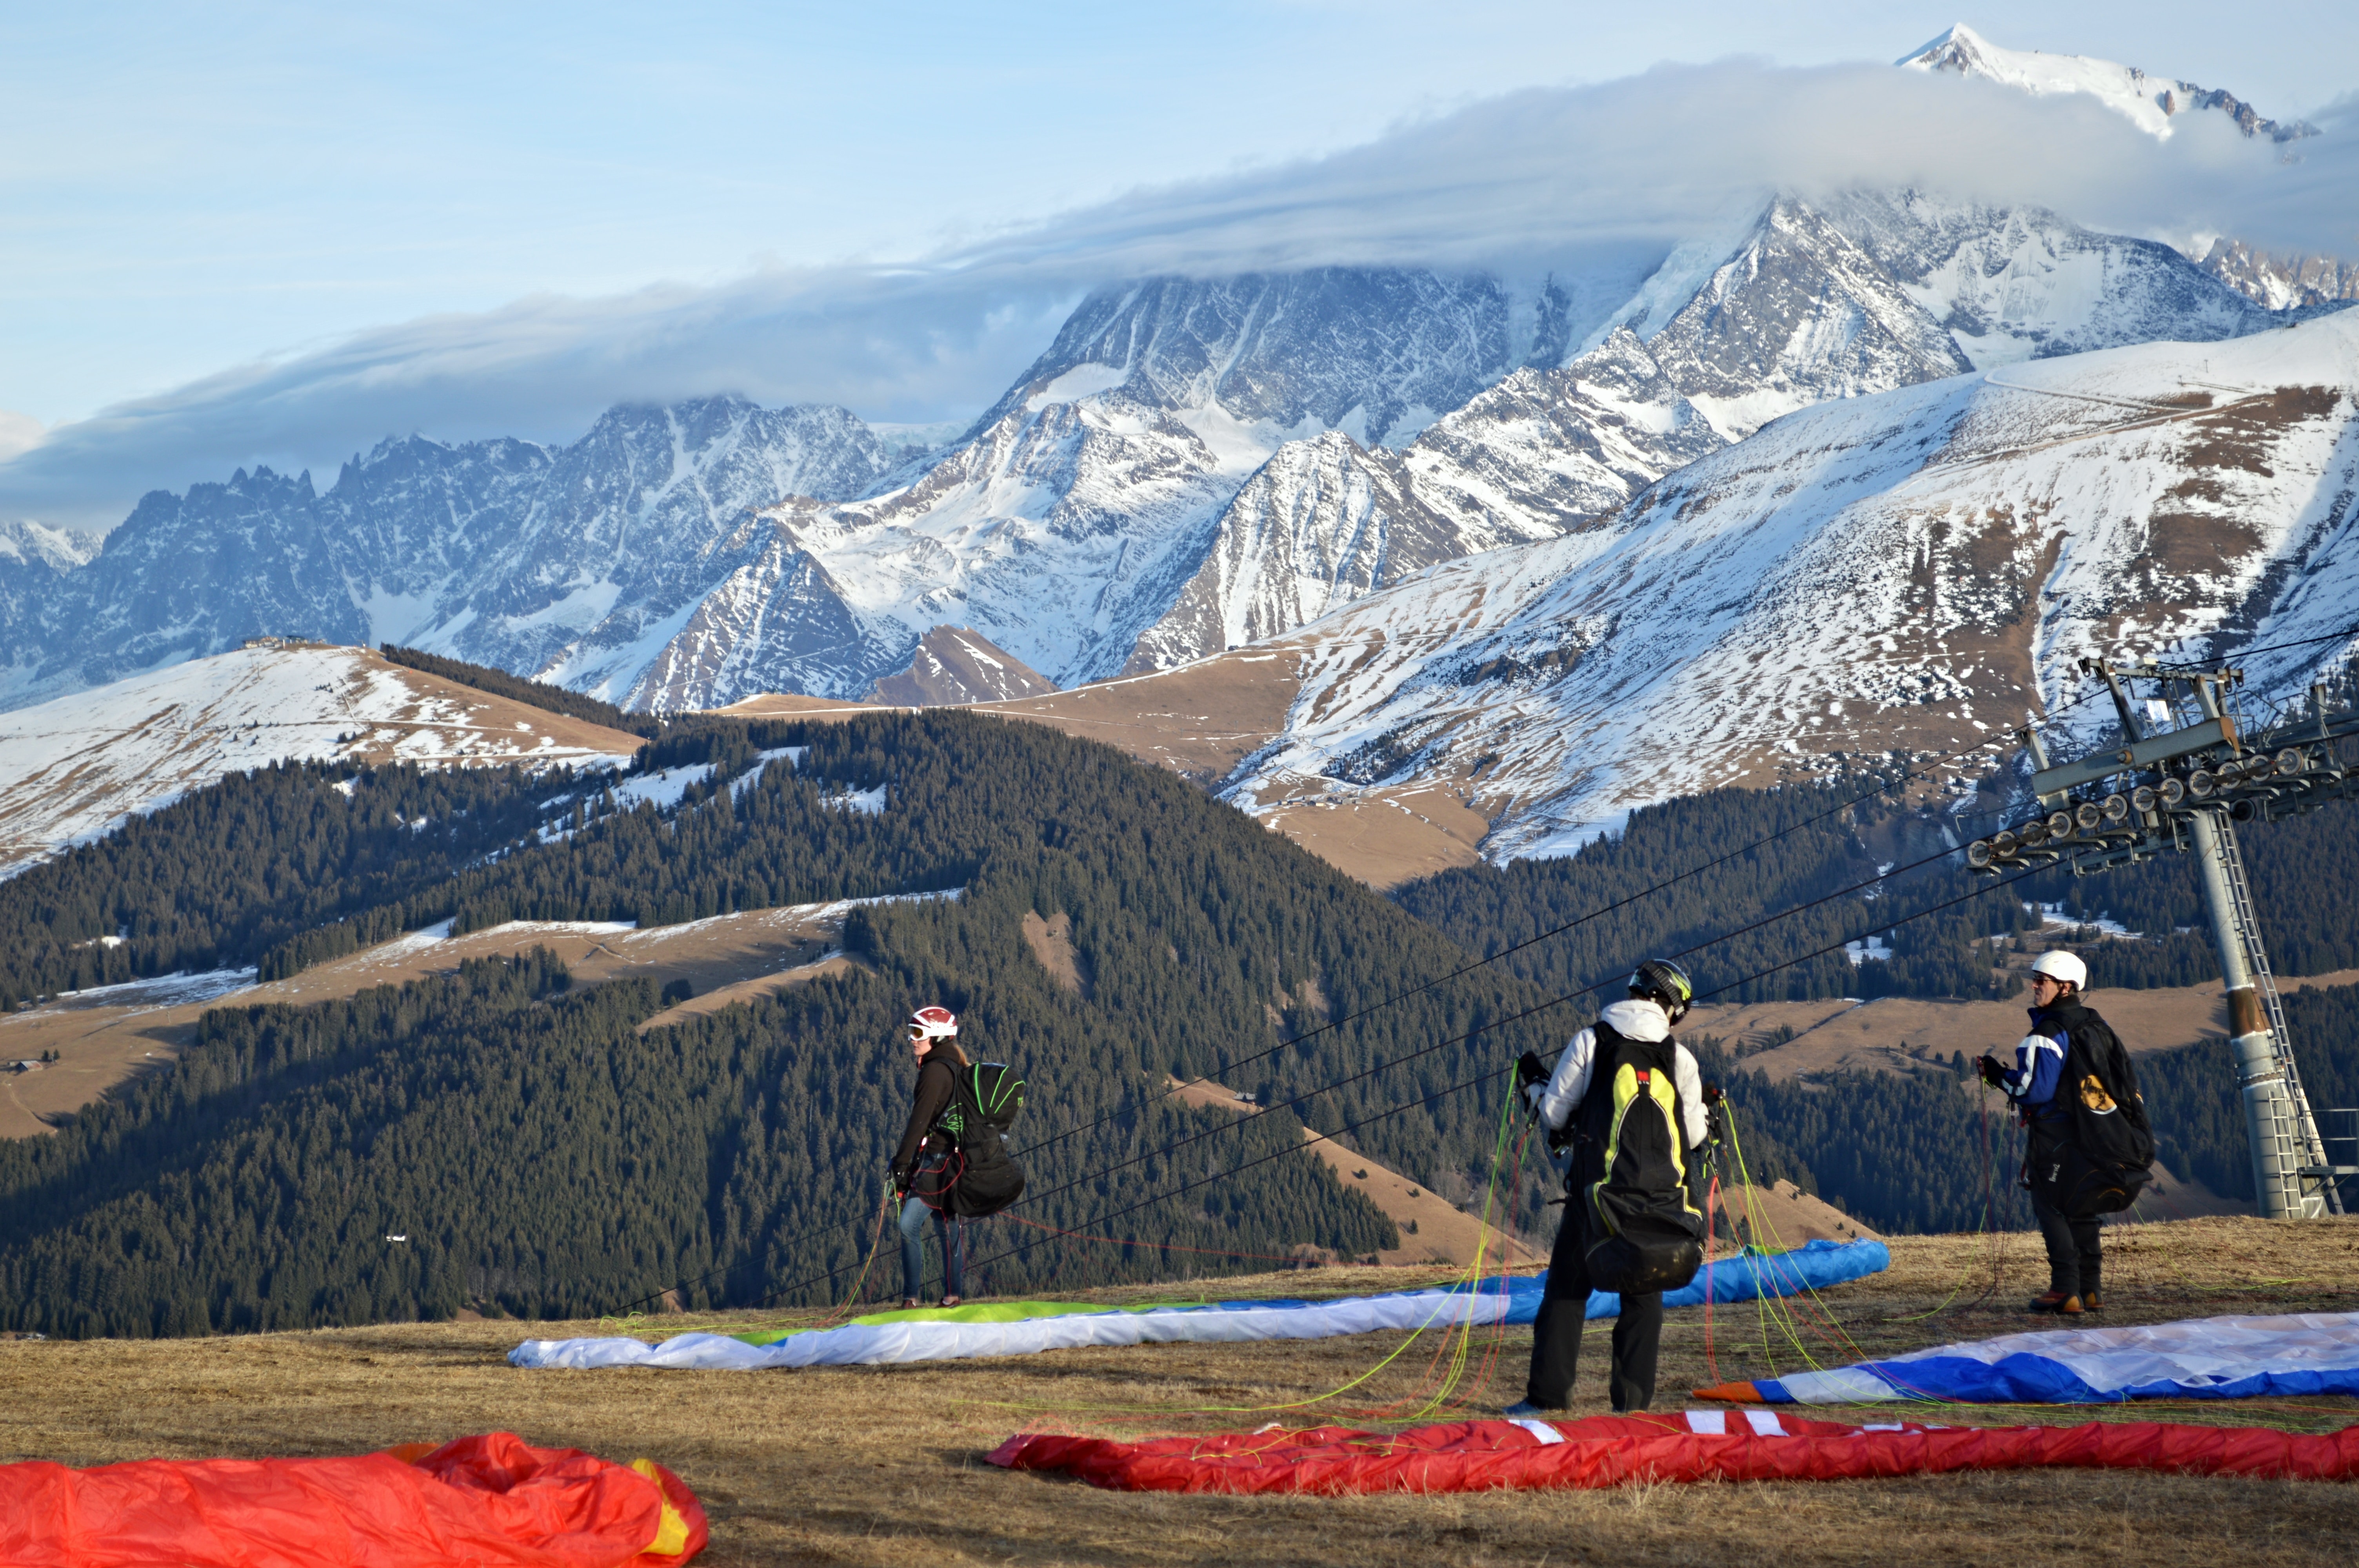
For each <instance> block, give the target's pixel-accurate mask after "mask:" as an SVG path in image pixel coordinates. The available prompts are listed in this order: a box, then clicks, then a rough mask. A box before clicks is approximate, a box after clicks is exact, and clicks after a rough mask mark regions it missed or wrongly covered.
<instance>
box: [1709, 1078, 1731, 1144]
mask: <svg viewBox="0 0 2359 1568" xmlns="http://www.w3.org/2000/svg"><path fill="white" fill-rule="evenodd" d="M1726 1103H1727V1102H1726V1101H1725V1100H1723V1098H1721V1095H1720V1091H1719V1090H1718V1088H1716V1087H1707V1088H1706V1089H1705V1090H1704V1097H1703V1141H1704V1144H1705V1146H1706V1147H1707V1148H1712V1149H1717V1148H1719V1147H1720V1145H1721V1141H1722V1140H1723V1139H1725V1138H1726V1137H1727V1136H1728V1123H1727V1120H1726V1118H1725V1116H1724V1115H1723V1110H1722V1107H1723V1106H1724V1105H1725V1104H1726Z"/></svg>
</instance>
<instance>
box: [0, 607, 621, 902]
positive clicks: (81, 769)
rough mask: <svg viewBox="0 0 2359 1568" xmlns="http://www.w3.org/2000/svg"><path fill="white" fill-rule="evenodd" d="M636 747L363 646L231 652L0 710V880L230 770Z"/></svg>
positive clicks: (530, 758) (590, 756) (546, 756)
mask: <svg viewBox="0 0 2359 1568" xmlns="http://www.w3.org/2000/svg"><path fill="white" fill-rule="evenodd" d="M639 744H640V741H639V738H638V737H637V736H636V735H625V734H622V733H620V732H618V731H615V730H605V729H602V728H600V727H599V726H597V725H594V724H589V723H584V722H583V721H582V720H580V719H569V718H567V717H565V716H563V715H561V714H556V713H550V712H548V711H546V710H544V709H542V708H528V707H526V706H524V705H523V704H521V703H517V702H514V701H511V700H510V699H508V698H506V697H495V696H493V695H492V694H490V693H488V692H482V691H476V690H474V689H473V688H472V687H462V686H456V685H453V684H452V683H451V682H449V681H445V680H441V679H439V678H437V677H435V676H429V675H427V674H424V673H423V672H421V671H419V670H414V669H408V668H405V667H403V666H400V665H394V664H390V663H388V662H387V661H386V660H385V659H383V658H380V657H379V656H377V655H376V654H372V653H369V652H367V651H365V650H364V649H360V648H339V647H323V646H320V645H316V644H286V643H281V644H278V645H272V646H260V647H250V648H237V649H234V650H232V651H231V652H229V653H225V654H214V655H212V656H211V657H209V658H201V659H193V660H190V661H187V662H184V663H181V664H177V665H171V666H169V667H168V668H165V669H160V670H151V671H147V672H143V673H141V674H138V675H134V676H127V677H126V678H125V679H123V680H121V681H117V682H114V683H112V684H110V685H107V686H104V687H99V688H97V689H95V690H90V691H82V692H78V693H76V694H75V695H73V696H72V697H65V698H62V699H60V700H58V701H54V702H48V703H42V704H39V705H38V706H35V707H32V708H23V709H20V710H19V711H17V712H15V713H10V714H6V715H5V716H0V877H7V876H13V875H15V874H16V872H18V871H23V870H24V869H25V868H26V867H27V866H29V865H33V864H35V863H37V862H38V861H39V860H42V859H43V858H45V857H46V856H49V855H51V854H54V853H57V852H59V851H60V850H62V849H67V848H70V847H71V846H72V845H74V844H78V843H82V842H84V841H86V840H88V839H91V838H96V837H98V836H100V835H101V834H103V833H105V832H107V831H109V830H110V829H112V828H114V827H116V826H117V825H119V824H120V823H121V822H122V821H123V820H124V819H125V817H127V816H130V815H132V814H134V813H138V812H147V811H153V810H156V809H157V808H158V807H159V806H165V805H167V804H168V803H169V802H171V801H172V800H174V799H175V798H177V797H178V796H179V795H182V794H184V793H186V792H187V791H190V790H192V789H199V788H201V787H203V786H204V785H206V784H212V783H213V782H214V781H216V780H218V779H220V778H221V777H222V776H223V774H224V773H229V772H231V771H232V770H240V769H250V768H257V767H266V766H268V765H270V764H271V763H273V762H287V761H297V762H326V761H331V760H334V759H339V758H349V759H352V760H353V761H357V762H370V763H385V762H413V763H417V764H419V765H420V766H425V767H482V766H500V765H506V764H511V763H514V764H521V765H523V766H526V767H535V768H538V767H550V768H569V769H570V768H580V767H606V766H620V765H623V764H626V763H628V762H630V760H631V757H632V754H633V753H634V752H636V750H637V749H638V746H639Z"/></svg>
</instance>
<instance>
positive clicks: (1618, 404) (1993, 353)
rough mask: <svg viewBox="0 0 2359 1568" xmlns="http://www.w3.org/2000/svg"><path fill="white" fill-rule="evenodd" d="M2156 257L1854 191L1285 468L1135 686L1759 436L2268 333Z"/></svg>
mask: <svg viewBox="0 0 2359 1568" xmlns="http://www.w3.org/2000/svg"><path fill="white" fill-rule="evenodd" d="M2275 324H2276V322H2275V320H2274V319H2273V318H2272V317H2271V316H2270V315H2269V314H2268V313H2267V312H2266V311H2264V310H2263V309H2262V308H2260V307H2258V306H2256V305H2255V304H2254V303H2253V302H2252V301H2250V300H2249V299H2246V298H2245V297H2243V296H2242V295H2240V294H2238V293H2236V292H2235V291H2234V290H2233V289H2230V288H2228V287H2223V285H2222V284H2221V283H2220V282H2218V281H2217V280H2216V279H2213V278H2212V277H2209V276H2205V275H2204V274H2203V273H2202V272H2201V271H2200V270H2199V269H2197V268H2195V267H2194V266H2192V265H2190V264H2189V263H2188V262H2187V260H2186V258H2185V257H2183V256H2181V255H2180V254H2178V253H2177V252H2175V251H2173V250H2171V249H2170V248H2169V247H2168V246H2165V245H2159V244H2155V243H2150V242H2147V241H2142V240H2134V239H2126V238H2123V237H2121V236H2118V235H2108V234H2098V233H2093V232H2090V231H2088V230H2085V229H2082V228H2081V227H2079V226H2078V225H2076V224H2073V223H2070V222H2066V221H2064V220H2063V219H2061V218H2059V217H2057V216H2055V215H2054V214H2052V213H2047V212H2040V211H2031V210H1992V209H1987V208H1977V207H1964V206H1955V205H1944V204H1942V203H1939V202H1935V201H1933V200H1930V199H1927V198H1925V197H1922V196H1920V195H1917V194H1915V193H1907V192H1904V193H1901V194H1898V195H1891V196H1885V195H1875V194H1869V193H1854V194H1852V195H1849V196H1846V197H1843V198H1842V199H1840V200H1835V201H1832V202H1829V203H1825V204H1823V205H1822V206H1821V207H1812V206H1810V205H1806V204H1804V203H1802V202H1799V201H1796V200H1778V201H1776V202H1773V203H1771V204H1770V206H1769V207H1768V209H1767V211H1764V212H1763V214H1762V215H1761V217H1760V219H1759V220H1758V221H1757V222H1756V223H1755V224H1754V225H1753V226H1752V227H1751V228H1750V229H1749V230H1748V231H1746V232H1745V233H1744V234H1742V235H1741V236H1740V237H1739V238H1738V239H1737V240H1736V241H1735V242H1734V243H1733V244H1732V245H1731V246H1730V248H1728V249H1727V250H1726V251H1724V252H1722V253H1718V254H1713V253H1709V252H1704V251H1702V250H1701V248H1699V247H1689V248H1686V249H1684V250H1682V251H1681V252H1680V253H1676V254H1674V255H1673V256H1672V257H1671V258H1669V260H1668V261H1666V263H1665V264H1664V266H1663V268H1662V270H1661V271H1660V272H1658V274H1657V276H1655V277H1654V278H1652V279H1650V280H1649V281H1648V283H1647V287H1645V288H1643V289H1642V290H1640V291H1639V293H1638V294H1637V295H1636V297H1634V298H1633V299H1632V300H1631V302H1630V303H1629V304H1628V305H1627V306H1625V308H1623V309H1622V310H1620V311H1618V312H1616V313H1615V315H1614V319H1612V321H1611V323H1610V325H1609V326H1608V327H1607V329H1606V330H1605V336H1604V338H1603V341H1601V342H1599V343H1598V344H1597V345H1596V346H1595V347H1594V348H1592V349H1590V350H1589V351H1587V352H1585V353H1581V354H1579V355H1577V357H1575V358H1574V359H1572V360H1571V362H1569V363H1567V364H1565V365H1563V366H1561V367H1560V368H1557V369H1552V370H1535V369H1530V368H1525V369H1521V370H1518V371H1517V372H1516V373H1513V374H1512V375H1510V376H1508V377H1507V378H1506V379H1505V380H1504V381H1502V382H1501V383H1499V384H1497V385H1495V386H1493V387H1491V388H1490V389H1488V390H1486V391H1484V392H1483V393H1481V394H1479V395H1476V396H1475V397H1474V398H1473V400H1472V401H1470V402H1469V403H1468V404H1466V406H1463V407H1462V408H1460V409H1458V410H1456V411H1454V412H1452V413H1450V414H1447V415H1445V416H1442V417H1441V418H1440V419H1439V420H1437V421H1435V422H1434V423H1433V424H1432V425H1431V426H1430V427H1427V428H1426V429H1425V431H1424V432H1423V433H1421V434H1420V435H1419V437H1418V438H1417V439H1416V440H1415V441H1413V442H1411V443H1410V444H1409V446H1408V448H1407V449H1405V450H1402V451H1399V452H1390V451H1385V450H1381V449H1378V450H1368V451H1363V450H1361V449H1359V448H1358V447H1356V446H1354V445H1353V443H1351V442H1350V441H1348V440H1347V439H1346V438H1343V437H1342V436H1340V435H1329V436H1326V437H1322V438H1320V439H1318V440H1316V441H1308V442H1297V443H1294V444H1291V445H1289V446H1287V447H1285V448H1282V449H1280V450H1279V451H1278V452H1277V454H1276V455H1274V456H1273V457H1272V458H1271V460H1269V462H1268V463H1267V464H1266V465H1265V467H1264V468H1263V469H1262V470H1260V471H1259V472H1257V473H1256V475H1255V476H1254V478H1253V479H1252V480H1251V481H1249V482H1248V483H1247V484H1246V485H1245V489H1244V490H1243V491H1242V492H1239V494H1238V496H1237V499H1236V500H1235V501H1234V502H1233V503H1231V505H1230V506H1229V507H1228V509H1226V510H1225V511H1224V512H1223V514H1222V516H1221V518H1220V521H1219V523H1218V524H1216V526H1215V528H1214V534H1213V544H1212V548H1211V549H1210V550H1209V551H1208V552H1207V554H1206V557H1205V562H1204V565H1203V566H1202V567H1201V568H1199V570H1198V572H1197V574H1196V576H1195V577H1194V578H1192V579H1190V582H1189V584H1188V587H1187V588H1186V589H1183V590H1182V592H1181V594H1180V600H1179V601H1178V603H1177V604H1175V605H1174V607H1173V609H1172V610H1171V611H1169V613H1167V614H1166V615H1165V616H1164V618H1163V619H1162V620H1160V621H1158V622H1157V623H1156V624H1155V625H1154V626H1152V627H1150V628H1149V629H1148V630H1147V633H1145V634H1144V635H1143V636H1142V637H1141V638H1140V639H1139V642H1138V644H1137V647H1136V651H1135V652H1134V654H1132V657H1131V661H1130V667H1131V669H1133V670H1134V671H1136V670H1143V669H1149V668H1161V667H1169V665H1176V664H1181V663H1185V662H1187V661H1188V660H1190V659H1194V658H1201V657H1202V656H1204V655H1205V654H1211V653H1215V652H1218V651H1219V650H1220V649H1221V648H1223V647H1224V646H1229V645H1233V644H1234V643H1240V642H1245V641H1251V640H1256V639H1259V638H1262V637H1267V636H1271V635H1275V634H1277V633H1279V632H1281V631H1283V630H1284V629H1285V628H1286V627H1287V626H1288V625H1289V624H1298V623H1299V622H1301V621H1305V620H1309V619H1310V618H1312V617H1313V616H1315V615H1316V614H1318V613H1320V612H1321V611H1324V610H1326V609H1328V608H1332V607H1334V606H1337V605H1340V604H1341V603H1343V602H1344V601H1346V600H1349V599H1351V598H1353V597H1354V596H1356V595H1357V594H1360V593H1364V592H1366V591H1368V590H1369V589H1371V588H1373V587H1377V586H1382V585H1383V584H1385V583H1387V582H1393V581H1397V580H1399V579H1401V578H1402V577H1404V576H1406V575H1408V574H1409V573H1411V572H1414V571H1417V570H1419V569H1422V568H1424V567H1426V566H1428V565H1430V564H1431V563H1433V562H1434V561H1437V560H1442V559H1447V558H1450V557H1453V556H1460V555H1468V554H1473V553H1475V552H1477V551H1480V550H1484V549H1487V548H1492V547H1496V546H1504V545H1507V544H1513V543H1517V542H1528V541H1531V540H1535V539H1539V538H1545V537H1547V536H1549V535H1550V534H1552V533H1556V532H1560V531H1563V530H1566V529H1575V528H1582V527H1587V526H1591V525H1593V524H1595V523H1597V522H1598V521H1599V520H1600V519H1603V518H1607V517H1611V516H1612V515H1613V514H1615V513H1617V512H1618V511H1620V510H1621V508H1622V507H1623V506H1624V505H1625V504H1626V503H1628V502H1629V501H1630V499H1631V498H1632V497H1633V496H1635V495H1636V494H1637V493H1638V492H1640V491H1642V490H1644V489H1645V488H1646V487H1647V485H1649V484H1652V483H1654V482H1655V481H1657V480H1658V479H1660V478H1662V477H1663V476H1664V475H1665V474H1668V473H1670V472H1672V471H1674V470H1678V469H1680V467H1682V466H1683V465H1685V464H1687V463H1689V462H1691V461H1693V460H1696V459H1697V458H1700V457H1702V456H1703V455H1705V454H1706V453H1708V452H1712V451H1715V450H1718V449H1721V448H1723V447H1725V446H1727V445H1729V444H1730V443H1732V442H1735V441H1739V440H1742V439H1744V438H1746V437H1748V436H1750V435H1752V434H1753V432H1754V431H1756V430H1757V429H1759V428H1760V427H1762V426H1763V425H1764V424H1766V423H1767V422H1768V421H1769V420H1771V419H1774V418H1777V417H1778V416H1782V415H1785V414H1788V413H1791V412H1793V411H1795V410H1797V409H1799V408H1805V407H1808V406H1811V405H1813V404H1817V403H1821V402H1824V401H1827V400H1829V399H1832V398H1843V397H1855V396H1860V395H1865V394H1870V393H1875V392H1883V391H1889V390H1891V389H1892V388H1895V387H1899V386H1908V385H1912V384H1918V383H1921V382H1927V381H1937V380H1940V379H1942V378H1944V377H1947V376H1951V375H1956V374H1960V373H1964V372H1966V371H1969V370H1972V369H1974V368H1976V367H1990V366H1995V365H2002V364H2008V363H2013V362H2018V361H2022V360H2025V359H2029V358H2035V357H2049V356H2053V355H2057V354H2063V353H2076V352H2082V351H2087V350H2090V349H2096V348H2106V347H2113V346H2115V345H2118V344H2123V343H2136V342H2144V341H2151V340H2154V339H2180V340H2190V341H2206V340H2213V339H2219V338H2226V337H2234V336H2237V335H2241V334H2243V333H2246V332H2251V331H2254V330H2258V329H2260V328H2262V327H2265V326H2271V325H2275Z"/></svg>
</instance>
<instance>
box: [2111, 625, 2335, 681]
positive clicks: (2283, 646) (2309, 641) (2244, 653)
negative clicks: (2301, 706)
mask: <svg viewBox="0 0 2359 1568" xmlns="http://www.w3.org/2000/svg"><path fill="white" fill-rule="evenodd" d="M2353 637H2359V622H2352V623H2351V624H2350V625H2348V626H2345V627H2344V628H2343V630H2342V631H2340V632H2329V633H2327V634H2326V635H2325V636H2323V637H2303V638H2300V639H2299V640H2298V641H2296V642H2291V643H2268V644H2267V645H2266V646H2263V647H2258V648H2237V649H2234V651H2233V652H2232V654H2228V655H2225V656H2228V657H2234V658H2238V659H2249V658H2251V657H2252V656H2253V655H2254V654H2281V653H2283V652H2285V651H2286V650H2287V649H2288V648H2314V647H2316V646H2318V644H2319V643H2342V642H2347V641H2349V640H2350V639H2351V638H2353ZM2155 667H2156V668H2158V669H2165V670H2191V669H2196V668H2200V667H2205V666H2199V665H2184V664H2162V663H2160V662H2159V661H2158V662H2157V664H2156V666H2155ZM2123 673H2124V674H2135V673H2136V672H2135V671H2125V672H2123Z"/></svg>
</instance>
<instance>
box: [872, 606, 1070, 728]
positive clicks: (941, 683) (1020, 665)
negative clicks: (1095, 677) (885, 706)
mask: <svg viewBox="0 0 2359 1568" xmlns="http://www.w3.org/2000/svg"><path fill="white" fill-rule="evenodd" d="M1056 689H1057V685H1056V683H1055V682H1054V681H1052V680H1050V679H1049V677H1048V676H1044V675H1042V674H1041V673H1040V672H1039V671H1038V670H1036V669H1034V668H1033V667H1032V666H1031V665H1027V664H1026V663H1025V662H1024V661H1023V660H1021V659H1019V658H1017V657H1016V655H1015V654H1011V653H1009V652H1008V651H1007V650H1006V649H1005V648H1003V647H1001V646H999V645H998V644H997V643H994V642H993V641H992V640H991V639H990V638H988V637H986V636H984V634H983V633H980V632H977V631H976V630H975V629H974V628H973V627H972V626H937V627H935V628H934V629H933V630H932V631H930V632H929V633H926V634H925V635H924V636H922V637H920V638H919V639H918V645H917V647H916V648H915V649H914V650H912V651H911V653H910V655H909V663H908V665H906V666H905V667H903V668H902V669H900V670H898V671H897V672H895V673H894V674H892V675H889V676H884V677H883V678H882V679H880V680H878V681H877V683H876V684H875V686H873V687H869V688H868V700H870V701H871V702H890V703H896V704H904V705H907V706H908V707H911V708H928V707H935V706H939V705H941V704H947V703H967V702H1005V701H1007V700H1009V699H1010V698H1013V697H1046V696H1048V695H1049V693H1051V692H1054V691H1055V690H1056Z"/></svg>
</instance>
